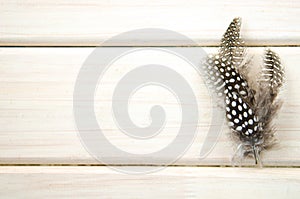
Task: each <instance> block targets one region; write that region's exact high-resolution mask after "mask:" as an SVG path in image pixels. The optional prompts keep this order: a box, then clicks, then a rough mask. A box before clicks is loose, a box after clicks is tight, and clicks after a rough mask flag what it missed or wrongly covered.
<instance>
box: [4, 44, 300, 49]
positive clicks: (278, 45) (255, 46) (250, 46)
mask: <svg viewBox="0 0 300 199" xmlns="http://www.w3.org/2000/svg"><path fill="white" fill-rule="evenodd" d="M97 47H101V48H134V47H138V48H146V47H153V48H176V47H190V48H198V47H203V48H215V47H219V45H179V46H178V45H177V46H172V45H161V46H160V45H136V46H133V45H128V46H126V45H124V46H101V45H83V46H77V45H74V46H72V45H68V46H60V45H31V46H29V45H28V46H22V45H1V44H0V48H97ZM244 47H247V48H259V47H262V48H263V47H300V44H276V45H272V44H270V45H245V46H244Z"/></svg>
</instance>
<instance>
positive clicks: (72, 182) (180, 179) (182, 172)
mask: <svg viewBox="0 0 300 199" xmlns="http://www.w3.org/2000/svg"><path fill="white" fill-rule="evenodd" d="M0 180H1V182H5V183H1V187H0V194H1V198H28V197H30V198H54V197H55V198H56V197H59V198H99V197H101V198H103V197H104V198H233V199H235V198H245V199H247V198H249V199H250V198H253V196H255V197H256V198H274V199H277V198H278V199H281V198H295V199H296V198H299V194H300V189H299V186H300V170H299V169H285V168H281V169H276V168H274V169H271V168H265V169H254V168H242V169H241V168H205V167H204V168H200V167H199V168H197V167H194V168H193V167H190V168H189V167H173V168H172V167H171V168H167V169H165V170H162V171H159V172H157V173H153V174H148V175H133V176H132V175H124V174H122V173H118V172H115V171H112V170H110V169H108V168H105V167H1V170H0Z"/></svg>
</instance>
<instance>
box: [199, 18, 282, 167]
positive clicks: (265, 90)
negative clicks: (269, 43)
mask: <svg viewBox="0 0 300 199" xmlns="http://www.w3.org/2000/svg"><path fill="white" fill-rule="evenodd" d="M240 29H241V19H240V18H235V19H234V20H233V21H232V22H231V23H230V25H229V27H228V28H227V30H226V32H225V34H224V35H223V38H222V40H221V45H220V48H219V51H218V53H217V54H213V55H209V56H208V57H207V59H206V60H205V63H204V72H205V75H206V77H207V83H208V85H210V87H211V88H213V89H214V90H215V91H216V92H217V94H218V96H219V97H221V99H223V100H224V102H225V106H224V108H225V115H226V119H227V122H228V126H229V128H230V130H231V135H232V137H233V138H234V140H235V141H236V142H237V145H238V147H237V152H236V154H235V155H234V157H235V156H237V155H238V156H239V158H243V157H246V156H252V157H254V159H255V163H256V164H257V163H259V164H261V161H260V153H261V151H263V150H264V149H267V148H270V147H271V146H272V145H273V144H274V141H275V138H274V133H275V128H274V126H273V124H272V121H273V118H274V116H275V114H276V113H277V111H278V109H279V108H280V105H281V102H280V101H279V100H277V96H278V92H279V89H280V87H281V86H282V84H283V77H284V71H283V68H282V66H281V62H280V59H279V56H278V55H277V54H275V53H274V52H273V51H271V50H269V49H268V50H266V52H265V56H264V65H263V69H262V71H261V78H260V81H259V86H258V88H252V86H251V85H250V84H249V83H248V82H249V81H250V78H249V75H248V74H247V73H248V71H246V68H247V67H250V66H249V63H246V66H245V64H244V65H242V63H243V60H244V59H245V53H244V52H245V47H244V46H243V45H244V41H243V40H242V39H241V36H240Z"/></svg>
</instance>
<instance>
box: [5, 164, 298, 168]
mask: <svg viewBox="0 0 300 199" xmlns="http://www.w3.org/2000/svg"><path fill="white" fill-rule="evenodd" d="M6 166H15V167H35V166H39V167H57V166H59V167H69V166H72V167H73V166H74V167H201V168H207V167H212V168H235V167H238V168H258V167H259V166H257V165H252V166H251V165H240V166H232V165H229V164H225V165H201V164H189V165H182V164H171V165H156V164H1V163H0V167H6ZM263 168H300V166H284V165H279V166H272V165H267V166H263Z"/></svg>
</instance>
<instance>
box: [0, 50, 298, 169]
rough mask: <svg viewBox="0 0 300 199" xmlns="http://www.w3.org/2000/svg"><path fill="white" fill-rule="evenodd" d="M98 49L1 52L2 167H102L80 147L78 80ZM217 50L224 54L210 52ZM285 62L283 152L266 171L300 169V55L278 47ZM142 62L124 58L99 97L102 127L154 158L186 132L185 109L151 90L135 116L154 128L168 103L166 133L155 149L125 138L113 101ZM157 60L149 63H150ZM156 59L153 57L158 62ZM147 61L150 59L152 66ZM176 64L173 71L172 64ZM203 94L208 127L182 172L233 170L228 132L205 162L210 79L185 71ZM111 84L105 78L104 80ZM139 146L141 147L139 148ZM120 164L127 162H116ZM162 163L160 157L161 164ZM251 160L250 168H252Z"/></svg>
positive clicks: (203, 124) (267, 158)
mask: <svg viewBox="0 0 300 199" xmlns="http://www.w3.org/2000/svg"><path fill="white" fill-rule="evenodd" d="M92 50H93V49H92V48H1V49H0V118H1V120H0V126H1V128H0V163H2V164H26V163H34V164H81V163H99V162H98V161H96V160H94V159H93V158H92V157H91V156H90V155H89V153H88V152H87V151H86V150H85V148H84V147H83V145H82V144H81V142H80V138H79V136H78V134H77V131H76V125H75V123H74V119H73V107H72V103H73V102H72V97H73V89H74V83H75V80H76V76H77V73H78V71H79V69H80V67H81V65H82V63H83V62H84V60H85V59H86V58H87V56H88V55H89V54H90V53H91V52H92ZM205 50H207V51H215V50H216V48H205ZM273 50H274V51H276V52H278V53H279V55H280V56H281V58H282V60H283V63H284V65H285V67H286V72H287V85H286V88H285V92H284V94H285V97H284V99H285V103H284V106H283V108H282V111H281V112H280V114H279V118H278V120H277V122H276V123H277V127H278V139H279V140H280V142H279V145H278V147H276V148H275V149H273V150H271V151H268V152H266V153H264V154H263V161H264V164H265V165H273V166H274V165H278V166H286V165H289V166H299V165H300V134H299V130H300V124H299V122H298V118H299V117H300V111H299V110H300V107H299V106H300V104H299V100H298V99H299V97H300V90H299V89H298V85H299V81H300V80H299V76H300V70H299V68H298V67H297V66H298V62H299V57H300V48H292V47H290V48H287V47H280V48H273ZM262 51H263V49H262V48H251V49H249V53H250V54H251V53H262ZM144 59H145V56H144V57H143V56H140V57H138V59H136V60H135V59H129V60H128V59H127V60H126V59H124V60H123V62H120V63H118V64H115V65H114V66H113V67H112V69H111V71H109V73H107V74H108V75H106V80H104V81H103V84H101V86H103V93H102V94H101V93H100V94H101V95H99V93H98V94H97V93H96V99H97V102H98V103H96V107H97V108H98V109H97V110H99V111H96V113H97V117H98V119H100V120H101V121H102V124H103V129H104V130H105V132H106V134H105V135H106V136H108V139H109V140H110V141H111V142H112V143H113V144H115V145H116V146H118V147H120V148H121V149H123V150H128V151H138V152H140V153H149V152H151V150H154V151H155V150H158V149H160V147H163V146H166V144H167V143H168V142H169V141H170V139H172V138H173V137H174V135H176V133H177V132H178V128H179V126H180V118H178V117H177V116H178V109H179V108H180V106H179V104H178V103H177V102H176V100H175V99H174V97H172V96H170V95H168V92H166V93H165V92H162V91H161V90H157V89H156V90H155V89H154V90H150V91H149V92H150V93H149V92H148V93H147V92H144V93H143V92H141V93H140V94H139V95H137V96H136V97H135V98H133V99H132V102H131V103H132V105H133V107H132V109H131V116H132V117H133V121H135V122H137V124H140V125H143V124H147V121H148V119H147V118H148V117H147V115H148V114H149V110H148V109H147V107H148V106H149V105H153V104H160V103H161V104H162V105H163V107H164V108H166V111H169V112H167V113H169V115H168V116H170V118H167V121H168V122H169V123H168V124H167V125H166V128H165V129H164V133H162V135H161V136H160V137H158V138H157V139H154V140H153V141H152V142H147V143H145V142H133V140H130V139H125V138H126V136H125V137H124V135H123V134H122V133H121V131H120V130H119V129H118V127H117V125H116V124H115V123H114V121H113V120H112V117H111V115H110V103H111V100H110V94H111V91H112V90H113V88H114V86H113V85H114V83H115V82H114V81H116V79H118V78H120V77H121V75H122V74H124V72H126V71H128V70H130V69H131V68H132V67H133V66H134V64H137V63H140V62H139V61H141V60H144ZM148 59H149V57H148ZM150 59H152V57H150ZM153 60H156V61H157V62H158V63H159V62H160V61H163V60H164V61H165V63H169V65H171V66H173V67H174V69H176V68H177V69H178V66H176V64H174V63H173V62H174V60H173V61H172V60H171V59H170V60H168V59H167V61H166V59H165V56H162V55H156V57H155V59H153ZM146 61H147V60H146ZM172 64H173V65H172ZM181 72H182V73H181V74H182V76H183V77H184V78H186V79H187V81H188V82H189V84H190V85H191V87H192V88H193V89H194V90H195V93H196V96H197V99H198V102H199V110H200V118H201V121H200V122H199V124H198V127H199V129H198V134H197V137H196V139H195V140H194V142H193V144H192V146H191V148H190V149H189V150H188V151H187V152H186V154H185V155H184V156H183V157H182V158H181V159H179V160H178V161H177V162H176V163H175V164H179V165H228V164H230V158H231V156H232V154H233V150H234V147H233V144H232V142H231V141H230V140H229V139H228V136H227V135H226V132H227V130H226V127H225V128H224V129H223V131H222V135H221V137H220V138H219V141H218V143H217V144H216V146H215V148H214V150H213V151H212V152H211V153H210V154H209V156H208V157H207V158H205V159H203V160H200V159H199V153H200V149H201V147H202V145H203V142H204V140H205V137H206V133H207V130H208V127H209V125H210V112H211V106H210V101H209V97H208V93H207V92H206V90H205V87H204V85H203V81H202V79H201V78H200V77H199V76H197V74H194V73H193V71H192V70H190V68H189V67H187V68H184V69H183V70H181ZM104 77H105V76H104ZM132 143H135V144H132ZM108 157H109V158H111V159H112V160H114V161H115V160H117V161H118V160H119V157H111V156H109V155H108ZM153 158H155V157H153ZM147 161H148V160H145V161H144V162H143V161H141V162H132V161H130V160H126V161H120V162H118V163H119V164H145V163H146V162H147ZM252 163H253V161H251V160H249V161H248V162H247V164H252Z"/></svg>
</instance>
